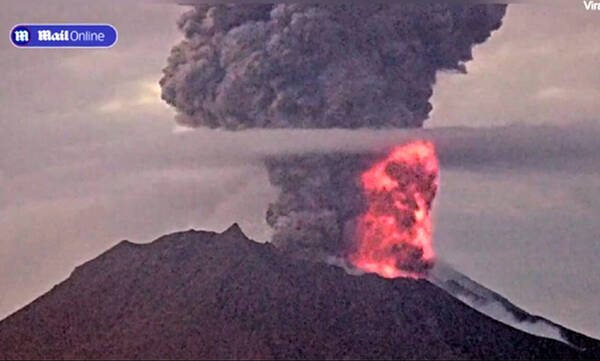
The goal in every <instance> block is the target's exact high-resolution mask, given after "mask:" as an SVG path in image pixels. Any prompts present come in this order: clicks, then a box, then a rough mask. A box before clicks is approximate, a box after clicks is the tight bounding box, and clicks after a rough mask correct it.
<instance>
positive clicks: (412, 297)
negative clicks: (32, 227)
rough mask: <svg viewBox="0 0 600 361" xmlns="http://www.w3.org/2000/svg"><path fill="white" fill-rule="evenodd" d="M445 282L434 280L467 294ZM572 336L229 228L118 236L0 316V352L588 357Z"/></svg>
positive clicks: (20, 355)
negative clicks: (287, 250)
mask: <svg viewBox="0 0 600 361" xmlns="http://www.w3.org/2000/svg"><path fill="white" fill-rule="evenodd" d="M456 279H457V277H456V275H453V277H452V279H444V280H442V281H440V283H443V284H445V285H447V286H448V287H450V286H449V285H454V286H453V287H454V289H455V291H456V289H459V288H460V289H461V290H462V291H461V292H467V289H468V288H469V287H466V286H465V284H467V283H465V282H462V283H460V282H456ZM461 285H462V288H461ZM470 289H474V288H473V287H470ZM457 292H458V291H457ZM469 292H471V293H473V291H469ZM480 293H481V292H480ZM507 302H508V301H507ZM519 310H520V309H519ZM520 312H524V311H520ZM521 316H522V317H528V315H526V314H523V315H521ZM531 317H533V316H531ZM565 330H566V329H565ZM567 331H568V330H567ZM565 332H566V331H565ZM568 332H572V331H568ZM570 340H571V344H566V343H564V342H559V341H556V340H552V339H549V338H543V337H538V336H534V335H531V334H528V333H525V332H522V331H520V330H517V329H515V328H512V327H510V326H507V325H505V324H503V323H500V322H498V321H496V320H494V319H492V318H490V317H488V316H486V315H484V314H482V313H480V312H479V311H477V310H476V309H474V308H472V307H469V306H468V305H467V304H466V303H463V302H461V301H460V300H458V299H457V298H455V297H453V296H452V295H451V293H449V292H447V291H446V290H444V289H443V288H441V287H438V286H436V285H434V284H433V283H431V282H430V281H428V280H426V279H413V278H395V279H386V278H382V277H380V276H378V275H375V274H364V275H362V276H352V275H349V274H347V273H346V272H345V271H344V270H343V269H341V268H338V267H335V266H331V265H327V264H323V263H314V262H310V261H307V260H303V259H295V258H291V257H289V256H287V255H286V254H283V253H282V252H280V251H278V249H276V248H275V247H273V246H272V245H270V244H259V243H256V242H253V241H251V240H250V239H248V238H247V237H246V236H245V235H244V234H243V232H242V231H241V229H240V228H239V227H238V226H237V225H233V226H232V227H230V228H229V229H228V230H226V231H225V232H223V233H214V232H201V231H193V230H190V231H187V232H180V233H175V234H171V235H167V236H163V237H161V238H159V239H157V240H155V241H154V242H152V243H149V244H144V245H140V244H133V243H130V242H127V241H123V242H121V243H119V244H118V245H117V246H115V247H113V248H112V249H110V250H108V251H107V252H105V253H104V254H102V255H100V256H99V257H98V258H96V259H94V260H92V261H90V262H87V263H86V264H84V265H82V266H80V267H77V268H76V269H75V271H74V272H73V273H72V274H71V275H70V277H69V278H68V279H67V280H66V281H64V282H62V283H60V284H59V285H57V286H55V287H54V288H53V289H52V290H51V291H49V292H48V293H47V294H45V295H43V296H42V297H40V298H39V299H37V300H36V301H34V302H33V303H31V304H30V305H28V306H26V307H25V308H23V309H21V310H20V311H18V312H16V313H15V314H13V315H12V316H10V317H8V318H7V319H5V320H4V321H2V322H0V359H29V358H32V359H79V358H85V359H91V358H93V359H113V358H125V359H182V358H185V359H208V358H215V359H231V358H243V359H255V358H268V359H289V358H292V359H319V358H325V359H331V358H353V359H354V358H360V359H373V358H375V359H500V358H502V359H534V358H561V359H567V358H568V359H577V358H598V357H599V356H600V353H599V352H598V350H600V348H599V345H600V343H599V342H598V341H596V340H592V339H590V338H586V337H585V336H583V335H578V334H576V333H574V332H572V334H570Z"/></svg>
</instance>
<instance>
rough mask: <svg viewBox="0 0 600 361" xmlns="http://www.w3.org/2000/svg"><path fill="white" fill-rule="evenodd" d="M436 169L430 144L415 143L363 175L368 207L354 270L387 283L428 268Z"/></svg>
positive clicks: (415, 275) (360, 226)
mask: <svg viewBox="0 0 600 361" xmlns="http://www.w3.org/2000/svg"><path fill="white" fill-rule="evenodd" d="M438 168H439V167H438V160H437V157H436V154H435V147H434V145H433V143H431V142H426V141H416V142H412V143H409V144H406V145H404V146H400V147H397V148H395V149H394V150H393V151H392V153H391V154H390V155H389V156H388V157H387V158H386V159H384V160H382V161H380V162H379V163H376V164H375V165H374V166H373V167H372V168H371V169H369V170H367V171H366V172H364V173H363V174H362V177H361V180H362V187H363V192H364V193H365V196H366V199H367V202H368V208H367V211H366V213H365V214H363V215H362V216H361V217H360V219H359V221H358V225H357V240H356V249H355V250H354V252H353V253H352V254H351V255H350V261H351V262H352V263H353V264H354V265H355V266H356V267H357V268H359V269H362V270H364V271H367V272H371V273H377V274H379V275H381V276H382V277H386V278H395V277H413V278H420V277H422V276H423V275H424V274H426V272H427V271H428V270H429V269H430V268H431V267H432V266H433V261H434V258H435V255H434V252H433V246H432V231H433V226H432V222H431V216H430V210H431V205H432V202H433V199H434V197H435V194H436V191H437V189H438Z"/></svg>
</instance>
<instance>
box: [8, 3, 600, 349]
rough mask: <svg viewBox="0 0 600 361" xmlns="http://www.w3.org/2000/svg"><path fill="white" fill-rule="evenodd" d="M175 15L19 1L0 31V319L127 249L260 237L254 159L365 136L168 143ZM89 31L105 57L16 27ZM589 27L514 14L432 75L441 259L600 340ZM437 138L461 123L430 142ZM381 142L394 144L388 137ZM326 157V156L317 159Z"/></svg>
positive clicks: (588, 22)
mask: <svg viewBox="0 0 600 361" xmlns="http://www.w3.org/2000/svg"><path fill="white" fill-rule="evenodd" d="M182 11H183V8H180V7H177V6H175V5H168V4H157V3H152V2H144V1H133V0H128V1H122V0H120V1H95V2H82V1H63V0H61V1H52V2H39V1H35V2H34V1H18V2H16V1H13V2H6V3H4V4H3V9H2V12H1V13H0V33H1V32H3V33H4V34H7V36H6V38H5V40H4V41H3V42H0V51H1V56H0V69H2V70H3V73H2V75H3V78H4V81H3V82H1V83H0V126H1V129H2V132H1V133H0V318H1V317H3V316H6V315H8V314H9V313H10V312H12V311H15V310H16V309H17V308H19V307H21V306H23V305H24V304H26V303H27V302H30V301H31V300H33V299H34V298H35V297H37V296H39V295H40V294H42V293H43V292H45V291H47V290H48V289H49V288H51V286H52V285H54V284H56V283H57V282H59V281H61V280H63V279H64V278H66V277H67V276H68V275H69V273H70V272H71V271H72V269H73V268H74V267H75V266H76V265H78V264H81V263H82V262H84V261H86V260H88V259H90V258H93V257H95V256H97V255H98V254H99V253H100V252H102V251H104V250H106V249H107V248H108V247H110V246H112V245H114V244H116V243H117V242H118V241H120V240H121V239H130V240H133V241H139V242H146V241H151V240H152V239H154V238H157V237H158V236H160V235H162V234H164V233H167V232H170V231H175V230H182V229H187V228H191V227H194V228H197V229H210V230H222V229H225V228H226V227H227V226H228V225H230V224H231V223H232V222H234V221H237V222H239V223H240V224H241V225H242V228H243V229H244V231H246V233H248V234H249V235H250V236H252V237H254V238H255V239H257V240H259V241H266V240H268V239H269V234H270V233H269V229H268V227H267V226H266V224H265V221H264V212H265V210H266V207H267V204H268V203H269V202H270V201H271V200H273V199H274V197H275V196H276V192H277V190H276V189H273V188H272V187H270V186H269V185H268V181H267V177H266V174H265V172H264V170H263V168H262V166H261V164H260V161H258V158H259V157H260V155H261V154H265V153H273V152H278V151H281V150H283V149H286V150H290V149H293V148H294V147H296V148H297V149H304V148H306V147H309V146H310V145H311V143H321V142H322V143H325V142H326V141H327V140H330V139H334V140H333V141H332V142H333V145H335V144H336V142H337V144H340V145H342V144H349V143H350V144H352V143H353V142H349V140H354V141H356V142H357V143H360V142H363V143H364V144H365V146H368V145H369V144H373V143H374V142H375V140H374V139H377V138H376V136H375V135H373V134H371V133H369V132H364V133H363V134H357V133H352V132H333V133H327V136H319V135H315V134H311V133H309V132H299V133H298V134H291V133H290V132H269V131H250V132H245V133H236V134H229V133H227V132H222V131H221V132H220V131H206V130H197V131H194V132H186V133H179V132H174V122H173V115H174V112H173V110H172V109H170V108H169V107H168V106H166V105H165V104H163V102H162V101H161V100H160V92H159V87H158V84H157V82H158V80H159V79H160V77H161V69H162V67H163V66H164V65H165V64H166V57H167V56H168V54H169V50H170V48H171V46H172V45H174V44H175V43H176V42H177V41H178V40H179V39H180V37H181V36H180V34H179V33H178V31H177V29H176V26H175V22H176V19H177V18H178V16H179V14H180V13H181V12H182ZM28 22H29V23H34V22H80V23H85V22H99V23H111V24H113V25H114V26H115V27H116V28H117V29H118V31H119V42H118V44H117V45H116V46H115V47H114V48H112V49H108V50H107V49H102V50H83V49H79V50H41V49H37V50H36V49H16V48H14V47H12V46H11V45H10V43H9V40H8V33H9V30H10V29H11V28H12V26H13V25H15V24H17V23H28ZM598 39H600V12H587V11H585V10H584V7H583V4H582V3H581V2H578V1H552V2H545V3H543V2H539V3H535V4H514V5H511V6H510V7H509V10H508V14H507V16H506V18H505V22H504V25H503V27H502V28H501V30H499V31H498V32H496V33H494V34H493V36H492V38H491V39H490V40H489V41H488V42H487V43H485V44H483V45H481V46H479V47H478V48H476V50H475V60H474V61H472V62H470V63H468V65H467V68H468V70H469V74H468V75H458V74H440V76H439V78H438V80H439V81H438V84H437V85H436V88H435V93H434V97H433V103H434V112H433V114H432V117H431V119H430V120H429V121H428V122H427V126H428V127H430V128H436V129H435V130H432V134H434V137H436V139H439V141H440V147H439V150H440V152H443V154H440V156H441V157H442V160H443V164H442V185H441V193H440V195H439V197H438V200H437V202H436V212H435V214H436V249H437V251H438V254H439V256H440V257H441V258H443V259H445V260H446V261H447V262H449V263H451V264H453V265H455V266H456V268H457V269H459V270H461V271H463V272H464V273H466V274H467V275H469V276H471V277H472V278H474V279H475V280H477V281H479V282H481V283H482V284H484V285H486V286H488V287H490V288H492V289H494V290H496V291H498V292H499V293H501V294H503V295H505V296H507V297H508V298H509V299H511V300H513V301H515V303H516V304H518V305H520V306H523V307H524V308H525V309H527V310H529V311H531V312H534V313H539V314H542V315H544V316H546V317H549V318H550V319H552V320H554V321H557V322H559V323H562V324H564V325H566V326H568V327H572V328H575V329H578V330H582V331H585V332H587V333H589V334H591V335H593V336H595V337H600V307H599V306H598V304H599V303H598V298H599V297H600V280H599V279H598V276H599V275H600V262H598V261H597V258H598V256H600V226H598V224H597V223H598V215H599V214H600V177H599V175H600V155H599V154H600V153H599V152H600V141H597V139H600V138H599V137H600V126H598V124H597V114H598V112H599V111H600V101H599V100H600V90H599V89H600V88H599V87H598V86H599V85H600V72H598V69H600V67H599V65H600V60H599V59H600V41H598ZM447 126H462V127H469V128H474V129H465V128H456V129H451V130H448V129H445V130H443V129H442V130H440V129H437V128H440V127H447ZM385 136H386V139H387V140H386V141H391V139H394V137H395V136H396V135H395V133H394V132H388V133H387V134H386V135H385ZM328 146H332V144H328Z"/></svg>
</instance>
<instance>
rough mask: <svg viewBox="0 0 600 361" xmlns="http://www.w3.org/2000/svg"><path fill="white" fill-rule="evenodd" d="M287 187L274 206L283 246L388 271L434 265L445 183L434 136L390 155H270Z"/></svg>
mask: <svg viewBox="0 0 600 361" xmlns="http://www.w3.org/2000/svg"><path fill="white" fill-rule="evenodd" d="M267 167H268V170H269V175H270V180H271V182H272V183H273V184H274V185H276V186H278V187H280V188H281V193H280V195H279V198H278V199H277V200H276V202H274V203H272V204H271V205H270V207H269V210H268V212H267V222H268V223H269V225H271V226H272V227H273V229H274V230H275V233H274V236H273V242H274V243H275V244H276V245H277V246H278V247H279V248H281V249H284V250H287V251H290V252H293V253H294V254H296V255H303V256H304V257H307V258H320V259H325V258H328V257H329V256H332V255H334V256H336V257H341V258H344V259H347V260H349V261H350V262H351V263H352V264H353V265H354V266H355V267H357V268H359V269H362V270H364V271H368V272H374V273H378V274H380V275H381V276H384V277H388V278H393V277H415V278H417V277H421V276H423V275H425V274H426V273H427V271H428V270H429V269H430V268H431V267H432V266H433V261H434V253H433V247H432V239H431V234H432V224H431V218H430V210H431V206H432V202H433V199H434V197H435V194H436V191H437V187H438V183H437V182H438V161H437V158H436V155H435V150H434V147H433V144H432V143H429V142H422V141H417V142H412V143H409V144H406V145H403V146H399V147H396V148H394V149H393V150H392V151H391V153H390V154H389V155H385V154H342V153H339V154H308V155H295V156H283V157H277V158H270V159H268V160H267Z"/></svg>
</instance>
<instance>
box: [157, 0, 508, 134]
mask: <svg viewBox="0 0 600 361" xmlns="http://www.w3.org/2000/svg"><path fill="white" fill-rule="evenodd" d="M504 13H505V6H504V5H493V4H492V5H490V4H479V5H474V4H472V3H468V4H464V5H458V4H456V3H451V2H448V3H446V2H439V3H436V2H430V1H427V2H424V3H423V4H419V3H418V2H416V1H411V2H404V1H390V2H389V3H386V2H384V1H377V2H374V3H369V2H368V1H362V2H357V1H348V3H347V4H343V3H340V2H337V4H277V5H275V4H267V5H264V4H261V5H216V6H211V5H197V6H195V7H194V8H193V9H192V10H190V11H189V12H187V13H185V14H184V15H183V16H182V18H181V19H180V22H179V26H180V28H181V30H182V31H183V32H184V34H185V40H184V41H183V42H181V43H180V44H179V45H177V46H175V47H174V48H173V50H172V53H171V56H170V57H169V60H168V65H167V67H166V68H165V69H164V76H163V78H162V79H161V81H160V83H161V85H162V97H163V99H164V100H166V101H167V102H168V103H169V104H172V105H173V106H175V108H176V109H177V111H178V113H179V115H178V121H179V122H180V123H181V124H184V125H187V126H192V127H196V126H207V127H211V128H218V127H222V128H226V129H244V128H254V127H258V128H332V127H341V128H359V127H382V126H386V127H420V126H421V125H422V124H423V122H424V120H425V119H426V118H427V116H428V114H429V112H430V110H431V105H430V104H429V98H430V97H431V95H432V87H433V84H434V82H435V76H436V72H437V71H438V70H444V69H446V70H454V71H459V72H464V71H465V67H464V65H463V63H464V62H465V61H468V60H470V59H471V58H472V55H471V48H472V47H473V45H474V44H477V43H481V42H483V41H485V40H486V39H487V38H488V37H489V35H490V33H491V31H493V30H495V29H497V28H498V27H499V26H500V24H501V19H502V17H503V16H504Z"/></svg>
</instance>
